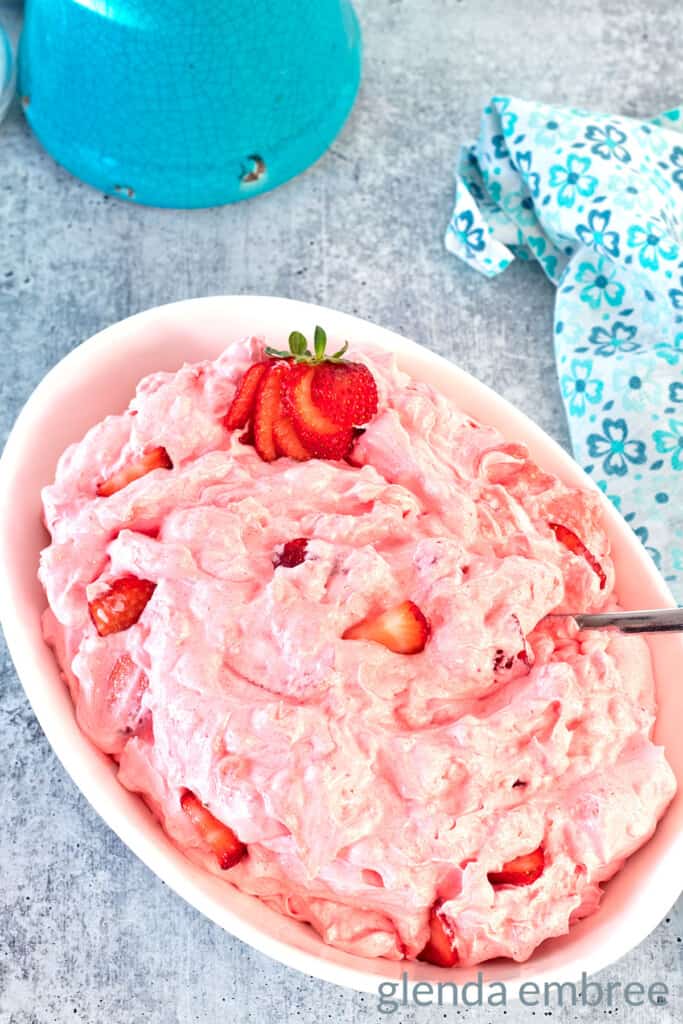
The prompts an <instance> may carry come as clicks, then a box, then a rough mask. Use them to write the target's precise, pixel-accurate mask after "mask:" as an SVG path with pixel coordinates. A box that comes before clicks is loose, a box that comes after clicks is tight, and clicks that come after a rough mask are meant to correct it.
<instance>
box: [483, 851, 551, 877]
mask: <svg viewBox="0 0 683 1024" xmlns="http://www.w3.org/2000/svg"><path fill="white" fill-rule="evenodd" d="M544 867H545V854H544V853H543V847H542V846H539V847H538V849H537V850H534V851H533V853H524V854H522V856H521V857H515V858H514V860H509V861H507V863H506V864H503V866H502V868H501V869H500V871H489V873H488V880H489V882H490V883H491V885H531V883H532V882H535V881H536V879H537V878H540V876H541V875H542V874H543V868H544Z"/></svg>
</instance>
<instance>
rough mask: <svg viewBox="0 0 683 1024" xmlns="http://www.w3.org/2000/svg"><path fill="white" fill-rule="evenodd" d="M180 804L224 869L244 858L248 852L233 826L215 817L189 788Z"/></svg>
mask: <svg viewBox="0 0 683 1024" xmlns="http://www.w3.org/2000/svg"><path fill="white" fill-rule="evenodd" d="M180 806H181V807H182V809H183V810H184V811H185V814H186V815H187V816H188V818H189V819H190V821H191V822H192V824H193V825H194V827H195V828H196V829H197V831H198V832H199V834H200V836H201V837H202V839H203V840H204V842H205V843H206V844H207V846H210V847H211V849H212V851H213V852H214V854H215V855H216V859H217V861H218V863H219V865H220V867H221V868H222V869H223V871H227V870H228V868H232V867H234V866H235V864H237V863H238V861H240V860H242V857H244V855H245V854H246V852H247V848H246V846H245V845H244V843H242V842H241V841H240V840H239V839H238V838H237V836H236V835H235V833H234V832H233V830H232V829H231V828H228V826H227V825H224V824H223V822H222V821H219V820H218V818H214V816H213V814H212V813H211V811H209V810H207V808H206V807H205V806H204V804H203V803H201V801H200V800H198V799H197V797H196V796H195V795H194V793H191V792H190V790H189V789H186V790H185V792H184V793H183V795H182V796H181V798H180Z"/></svg>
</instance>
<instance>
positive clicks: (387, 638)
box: [343, 601, 431, 654]
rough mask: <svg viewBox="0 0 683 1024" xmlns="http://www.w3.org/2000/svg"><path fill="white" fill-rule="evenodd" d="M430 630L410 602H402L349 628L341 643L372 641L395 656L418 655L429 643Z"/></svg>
mask: <svg viewBox="0 0 683 1024" xmlns="http://www.w3.org/2000/svg"><path fill="white" fill-rule="evenodd" d="M430 633H431V626H430V624H429V621H428V620H427V619H426V618H425V616H424V615H423V614H422V612H421V611H420V609H419V608H418V607H417V605H416V604H415V603H414V602H413V601H403V602H402V604H397V605H395V606H394V607H393V608H387V610H386V611H384V612H381V613H380V614H379V615H371V616H369V617H368V618H366V619H363V621H362V622H358V623H356V625H355V626H351V627H350V628H349V629H347V630H346V632H345V633H344V635H343V639H344V640H374V641H375V643H378V644H383V645H384V646H385V647H388V648H389V650H390V651H394V652H395V653H396V654H419V652H420V651H422V650H424V647H425V644H426V643H427V640H428V639H429V634H430Z"/></svg>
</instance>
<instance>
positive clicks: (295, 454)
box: [273, 416, 312, 462]
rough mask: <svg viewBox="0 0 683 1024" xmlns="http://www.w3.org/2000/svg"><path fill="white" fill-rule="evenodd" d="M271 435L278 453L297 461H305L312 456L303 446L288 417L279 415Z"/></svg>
mask: <svg viewBox="0 0 683 1024" xmlns="http://www.w3.org/2000/svg"><path fill="white" fill-rule="evenodd" d="M273 437H274V438H275V447H276V449H277V453H278V455H285V456H287V458H290V459H297V460H298V461H299V462H306V461H307V460H308V459H310V458H312V456H311V453H310V452H309V451H308V449H306V448H304V446H303V445H302V443H301V441H300V440H299V435H298V434H297V432H296V430H295V429H294V427H293V426H292V424H291V423H290V421H289V420H288V419H285V417H284V416H281V417H280V419H279V420H278V421H277V423H276V424H275V426H274V427H273Z"/></svg>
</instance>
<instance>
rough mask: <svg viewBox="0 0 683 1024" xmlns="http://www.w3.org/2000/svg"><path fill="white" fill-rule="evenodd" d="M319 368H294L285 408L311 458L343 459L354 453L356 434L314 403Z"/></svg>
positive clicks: (289, 381)
mask: <svg viewBox="0 0 683 1024" xmlns="http://www.w3.org/2000/svg"><path fill="white" fill-rule="evenodd" d="M317 369H318V367H315V366H305V365H303V366H295V367H294V368H293V370H292V373H291V374H290V375H289V377H288V378H287V381H286V385H285V389H284V396H283V397H284V406H285V410H286V412H287V415H288V416H289V418H290V419H291V421H292V423H293V424H294V428H295V430H296V433H297V435H298V437H299V440H300V441H301V443H302V444H303V445H304V447H305V448H306V449H307V450H308V451H309V452H310V454H311V455H313V456H315V457H316V458H321V459H343V458H344V456H345V455H346V454H347V453H348V452H349V451H350V450H351V446H352V444H353V441H354V434H353V430H352V429H351V428H350V427H344V426H340V425H339V424H338V423H335V422H334V421H333V420H331V419H329V418H328V417H327V416H325V415H324V414H323V413H322V412H321V411H320V409H319V408H318V406H317V405H316V404H315V402H314V401H313V398H312V395H311V387H312V384H313V377H314V375H315V373H316V371H317Z"/></svg>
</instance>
